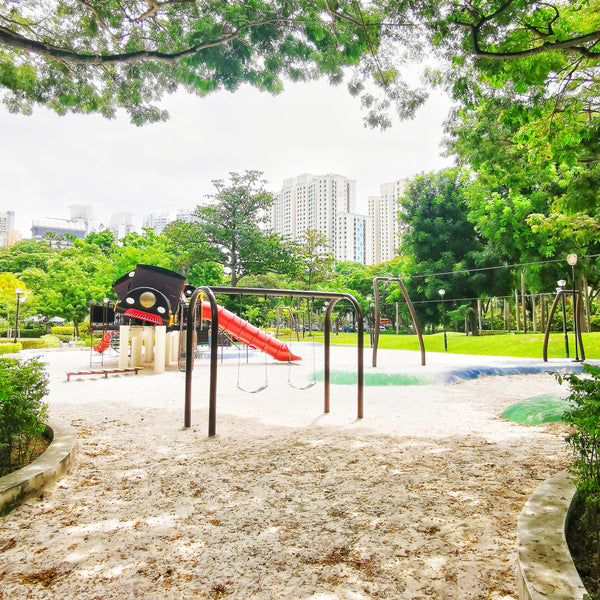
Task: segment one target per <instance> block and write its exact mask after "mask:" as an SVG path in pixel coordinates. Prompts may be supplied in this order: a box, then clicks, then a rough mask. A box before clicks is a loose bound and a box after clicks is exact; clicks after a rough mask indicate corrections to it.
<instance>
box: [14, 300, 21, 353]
mask: <svg viewBox="0 0 600 600" xmlns="http://www.w3.org/2000/svg"><path fill="white" fill-rule="evenodd" d="M19 289H20V288H17V290H19ZM17 290H15V293H16V294H17V314H16V316H15V339H14V343H15V344H16V343H17V341H18V338H19V300H20V299H21V293H22V292H19V291H17Z"/></svg>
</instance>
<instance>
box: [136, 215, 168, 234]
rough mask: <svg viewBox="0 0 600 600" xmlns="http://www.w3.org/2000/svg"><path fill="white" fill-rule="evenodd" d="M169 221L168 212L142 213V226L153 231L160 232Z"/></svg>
mask: <svg viewBox="0 0 600 600" xmlns="http://www.w3.org/2000/svg"><path fill="white" fill-rule="evenodd" d="M170 221H171V218H170V216H169V213H168V212H157V213H151V214H148V215H144V219H143V221H142V227H148V228H149V229H152V231H154V232H155V233H162V232H163V231H164V229H165V227H166V226H167V225H168V224H169V223H170Z"/></svg>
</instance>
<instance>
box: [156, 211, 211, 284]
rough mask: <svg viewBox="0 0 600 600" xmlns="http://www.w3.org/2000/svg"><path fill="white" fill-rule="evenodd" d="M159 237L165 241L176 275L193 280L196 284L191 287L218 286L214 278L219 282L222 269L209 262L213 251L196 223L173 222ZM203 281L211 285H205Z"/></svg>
mask: <svg viewBox="0 0 600 600" xmlns="http://www.w3.org/2000/svg"><path fill="white" fill-rule="evenodd" d="M161 235H162V236H163V237H164V238H165V239H166V242H167V247H168V252H169V254H170V255H171V256H172V260H173V266H174V268H175V270H176V271H177V272H178V273H181V274H182V275H184V276H185V277H187V278H188V280H190V279H193V280H194V281H195V282H196V283H193V285H211V284H216V285H218V283H215V276H217V277H218V279H219V280H220V278H221V276H222V269H221V267H218V265H216V264H215V263H214V262H212V261H211V260H210V258H211V257H213V256H214V251H213V249H212V248H210V247H209V246H208V245H207V243H206V239H205V238H204V237H203V235H202V231H201V230H200V226H199V225H198V223H195V222H192V223H186V222H184V221H179V220H177V221H173V222H171V223H169V224H168V225H167V226H166V227H165V229H164V230H163V232H162V234H161ZM215 267H217V268H215ZM205 280H208V281H210V282H211V283H205ZM190 283H192V282H191V281H190ZM219 283H220V281H219Z"/></svg>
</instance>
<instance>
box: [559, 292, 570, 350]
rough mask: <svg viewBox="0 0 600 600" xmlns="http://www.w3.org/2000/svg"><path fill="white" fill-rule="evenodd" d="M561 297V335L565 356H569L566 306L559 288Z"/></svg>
mask: <svg viewBox="0 0 600 600" xmlns="http://www.w3.org/2000/svg"><path fill="white" fill-rule="evenodd" d="M560 297H561V299H562V318H563V336H564V338H565V357H566V358H569V334H568V333H567V308H566V306H565V295H564V293H563V292H562V290H561V293H560Z"/></svg>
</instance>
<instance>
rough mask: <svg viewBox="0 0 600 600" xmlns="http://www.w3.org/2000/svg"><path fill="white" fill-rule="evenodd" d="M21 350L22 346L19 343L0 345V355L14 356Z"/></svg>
mask: <svg viewBox="0 0 600 600" xmlns="http://www.w3.org/2000/svg"><path fill="white" fill-rule="evenodd" d="M19 350H23V346H22V345H21V344H20V343H18V342H17V343H16V344H13V343H12V342H9V343H6V344H0V354H14V353H15V352H19Z"/></svg>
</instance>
